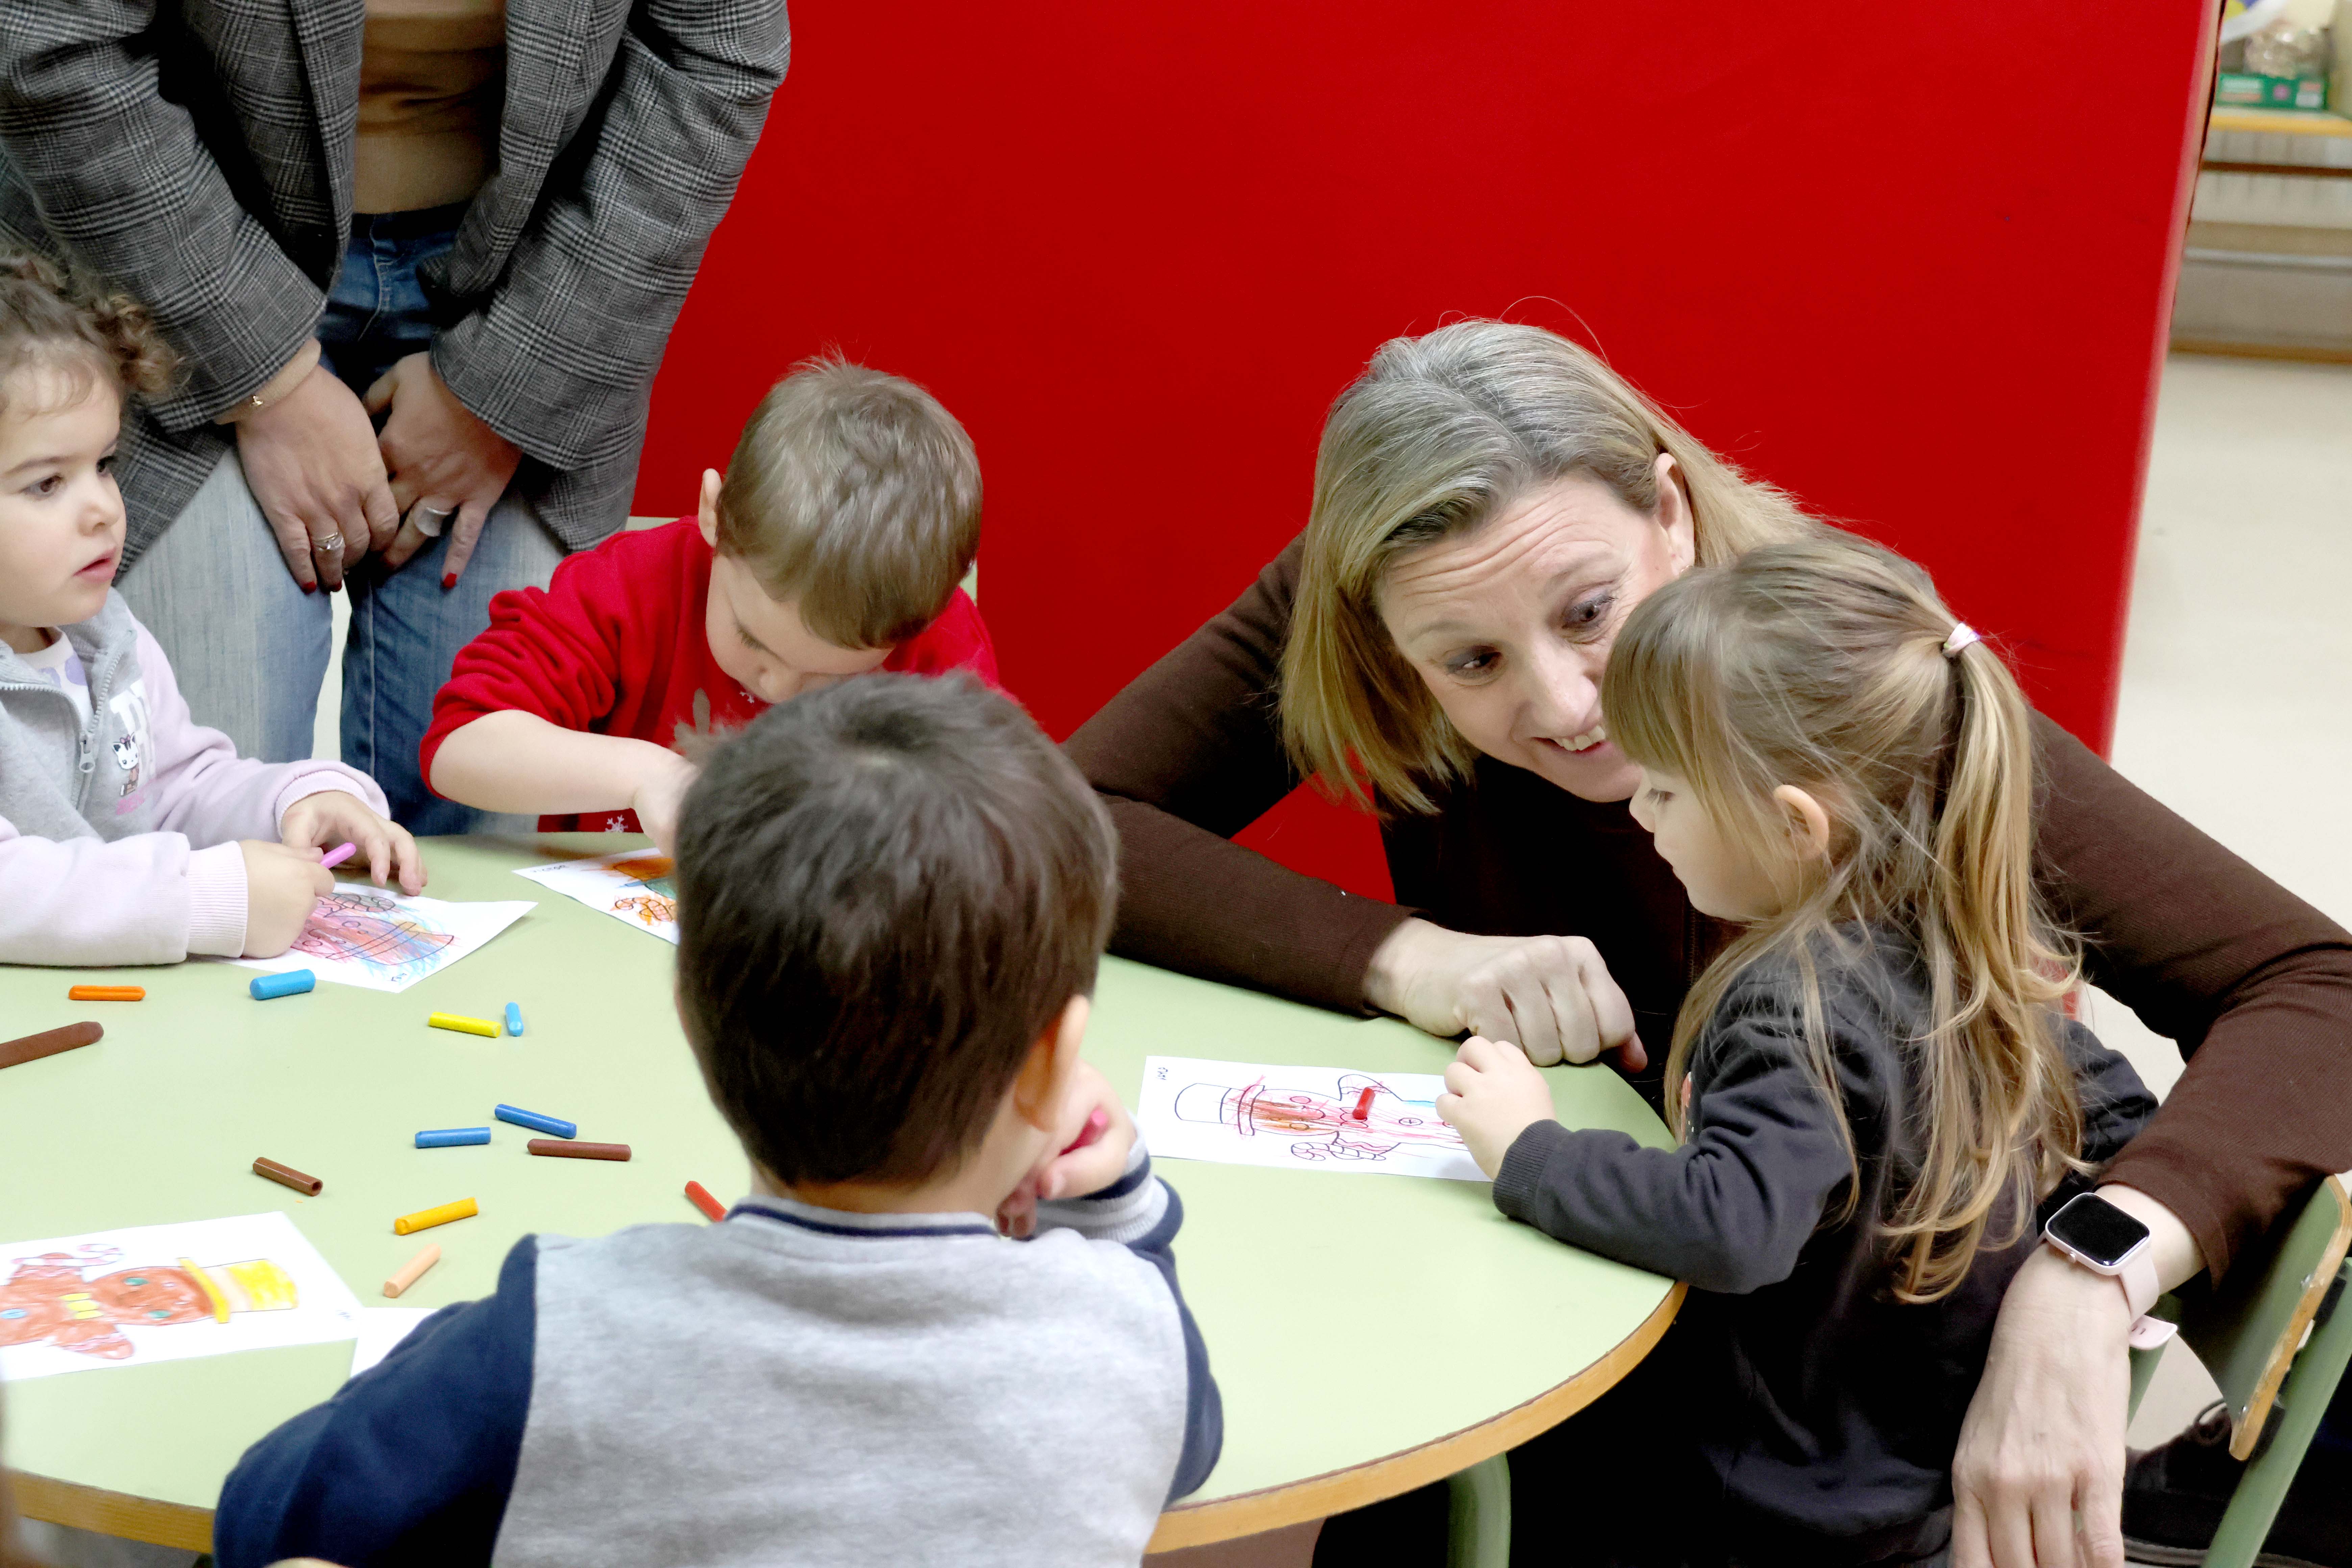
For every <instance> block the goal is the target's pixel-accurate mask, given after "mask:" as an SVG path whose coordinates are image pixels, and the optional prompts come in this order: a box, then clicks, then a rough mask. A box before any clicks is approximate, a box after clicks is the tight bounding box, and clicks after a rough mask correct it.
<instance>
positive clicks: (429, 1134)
mask: <svg viewBox="0 0 2352 1568" xmlns="http://www.w3.org/2000/svg"><path fill="white" fill-rule="evenodd" d="M489 1141H490V1130H489V1129H488V1128H487V1127H435V1128H430V1129H427V1130H426V1131H423V1132H419V1133H418V1134H417V1135H416V1146H417V1147H418V1148H419V1149H459V1148H463V1147H465V1146H466V1145H467V1144H469V1143H487V1142H489Z"/></svg>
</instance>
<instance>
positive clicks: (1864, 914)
mask: <svg viewBox="0 0 2352 1568" xmlns="http://www.w3.org/2000/svg"><path fill="white" fill-rule="evenodd" d="M1602 707H1603V709H1604V710H1605V711H1606V712H1607V713H1608V714H1609V728H1610V733H1611V735H1612V738H1613V739H1614V740H1616V741H1617V742H1619V743H1620V744H1621V745H1622V748H1623V749H1624V752H1625V753H1626V755H1627V757H1628V758H1629V759H1630V760H1632V761H1633V763H1637V764H1639V766H1640V767H1641V770H1642V779H1641V784H1640V786H1639V788H1638V790H1637V792H1636V794H1635V795H1634V796H1633V803H1632V805H1633V815H1634V816H1635V817H1636V819H1637V820H1639V821H1640V823H1641V824H1642V826H1643V827H1644V828H1646V829H1648V830H1649V832H1650V833H1651V834H1652V835H1653V837H1654V844H1655V847H1657V849H1658V851H1659V852H1660V853H1661V854H1662V855H1663V856H1664V858H1665V859H1666V860H1667V861H1668V863H1669V864H1670V865H1671V866H1672V867H1673V868H1674V871H1675V876H1676V877H1677V878H1679V879H1681V881H1682V883H1683V885H1684V887H1685V889H1687V891H1688V893H1689V895H1690V900H1691V902H1692V904H1693V905H1694V906H1695V907H1696V908H1697V909H1698V910H1700V911H1701V912H1702V913H1706V914H1709V915H1714V916H1716V917H1717V918H1718V919H1722V920H1726V921H1732V922H1734V923H1735V925H1736V927H1737V929H1738V934H1737V935H1736V936H1735V937H1734V939H1733V940H1732V941H1731V942H1730V943H1729V944H1728V946H1727V947H1726V948H1725V950H1724V951H1723V952H1721V953H1720V954H1719V955H1718V956H1717V958H1716V960H1715V962H1714V963H1712V964H1711V965H1710V966H1709V967H1708V968H1707V969H1706V972H1705V973H1703V974H1701V975H1700V976H1699V978H1698V980H1697V982H1696V984H1694V985H1693V986H1692V988H1691V990H1690V992H1689V994H1688V999H1687V1000H1686V1001H1685V1004H1684V1005H1683V1008H1682V1011H1681V1014H1680V1016H1679V1017H1678V1018H1677V1020H1676V1023H1675V1033H1674V1041H1673V1046H1672V1048H1671V1051H1670V1053H1669V1055H1668V1059H1667V1067H1666V1074H1667V1076H1666V1080H1665V1081H1666V1083H1667V1084H1668V1085H1669V1086H1670V1092H1669V1095H1668V1100H1667V1107H1668V1111H1669V1115H1670V1118H1671V1120H1672V1123H1673V1127H1674V1130H1675V1133H1676V1134H1677V1135H1678V1137H1679V1139H1680V1143H1679V1146H1678V1147H1676V1148H1674V1149H1671V1150H1667V1149H1653V1148H1643V1147H1640V1146H1638V1145H1636V1144H1635V1143H1634V1142H1633V1141H1632V1140H1631V1139H1629V1138H1627V1137H1625V1136H1624V1135H1623V1134H1622V1133H1615V1132H1607V1131H1570V1130H1569V1129H1567V1128H1564V1127H1561V1126H1560V1125H1559V1123H1558V1122H1557V1121H1553V1120H1552V1115H1551V1104H1550V1096H1549V1090H1548V1089H1546V1087H1545V1085H1544V1081H1543V1078H1542V1076H1541V1075H1540V1074H1539V1073H1538V1072H1537V1071H1536V1070H1535V1069H1534V1068H1532V1067H1530V1066H1529V1065H1528V1061H1527V1058H1525V1056H1524V1055H1522V1054H1521V1053H1520V1052H1519V1051H1518V1050H1517V1047H1514V1046H1509V1045H1503V1044H1497V1043H1494V1042H1490V1041H1487V1040H1485V1039H1479V1038H1473V1039H1471V1040H1470V1041H1469V1042H1468V1043H1466V1044H1465V1046H1463V1047H1462V1049H1461V1054H1460V1057H1459V1058H1458V1059H1457V1060H1456V1061H1455V1062H1454V1065H1453V1066H1452V1067H1451V1068H1448V1070H1447V1073H1446V1079H1447V1087H1448V1089H1450V1090H1451V1091H1452V1093H1451V1094H1450V1095H1449V1096H1448V1097H1446V1098H1445V1099H1444V1100H1440V1101H1439V1104H1438V1110H1439V1114H1441V1115H1442V1116H1444V1117H1445V1118H1446V1120H1448V1121H1452V1122H1453V1123H1454V1125H1455V1126H1456V1127H1457V1128H1459V1129H1460V1130H1461V1131H1462V1133H1463V1135H1464V1137H1465V1140H1466V1141H1467V1142H1468V1143H1469V1145H1470V1147H1471V1150H1472V1152H1473V1153H1474V1154H1475V1155H1476V1156H1477V1158H1478V1160H1479V1163H1481V1164H1482V1165H1483V1166H1485V1168H1486V1170H1487V1172H1488V1173H1490V1174H1492V1175H1493V1176H1494V1177H1495V1178H1496V1183H1495V1202H1496V1206H1497V1207H1499V1208H1500V1209H1502V1211H1503V1212H1504V1213H1505V1214H1507V1215H1511V1216H1512V1217H1514V1218H1517V1219H1522V1220H1525V1221H1527V1222H1528V1223H1529V1224H1532V1225H1534V1226H1538V1228H1540V1229H1542V1230H1544V1231H1546V1232H1548V1233H1549V1234H1550V1235H1552V1236H1554V1237H1559V1239H1561V1240H1563V1241H1569V1242H1572V1243H1574V1244H1576V1245H1577V1246H1580V1247H1586V1248H1588V1249H1590V1250H1592V1251H1595V1252H1600V1253H1603V1254H1606V1255H1608V1256H1610V1257H1612V1258H1619V1259H1621V1260H1622V1261H1624V1262H1627V1263H1631V1264H1634V1265H1636V1266H1638V1267H1641V1268H1650V1269H1653V1270H1655V1271H1657V1272H1660V1273H1665V1274H1671V1275H1673V1276H1675V1278H1677V1279H1684V1280H1686V1281H1688V1282H1689V1283H1690V1284H1692V1285H1693V1286H1695V1287H1696V1291H1695V1292H1694V1294H1693V1295H1692V1297H1691V1298H1690V1301H1689V1304H1688V1305H1687V1306H1686V1307H1685V1310H1684V1312H1683V1315H1682V1316H1683V1321H1682V1324H1681V1326H1680V1327H1679V1328H1678V1329H1677V1331H1676V1341H1677V1342H1678V1343H1676V1344H1670V1345H1669V1346H1668V1347H1667V1348H1666V1349H1665V1350H1664V1351H1663V1352H1661V1357H1662V1358H1666V1357H1670V1358H1671V1359H1672V1362H1673V1363H1674V1365H1675V1368H1676V1369H1677V1372H1678V1374H1679V1375H1680V1376H1681V1377H1683V1378H1684V1379H1685V1380H1686V1381H1685V1383H1683V1384H1681V1385H1679V1386H1678V1387H1677V1388H1676V1390H1675V1395H1676V1396H1675V1397H1673V1398H1671V1399H1664V1400H1659V1399H1654V1400H1653V1403H1654V1404H1666V1405H1672V1406H1673V1407H1675V1409H1676V1410H1677V1412H1678V1418H1677V1420H1676V1422H1675V1424H1674V1425H1673V1426H1672V1427H1671V1428H1670V1429H1668V1430H1666V1431H1665V1432H1664V1434H1663V1436H1662V1437H1661V1442H1662V1443H1663V1444H1664V1445H1665V1446H1666V1447H1668V1448H1669V1449H1670V1450H1671V1449H1675V1448H1679V1449H1680V1450H1681V1451H1682V1453H1683V1458H1685V1463H1686V1468H1685V1472H1684V1479H1683V1489H1682V1492H1681V1495H1679V1496H1676V1497H1675V1498H1674V1499H1673V1500H1672V1501H1671V1506H1670V1513H1669V1514H1659V1513H1654V1512H1653V1513H1652V1514H1651V1515H1650V1517H1649V1518H1648V1519H1646V1520H1645V1521H1643V1528H1644V1530H1645V1531H1647V1532H1648V1533H1647V1538H1646V1539H1642V1538H1636V1539H1633V1540H1632V1541H1631V1542H1629V1543H1627V1544H1625V1545H1623V1546H1622V1547H1621V1548H1620V1549H1619V1551H1618V1553H1617V1556H1618V1560H1620V1561H1624V1562H1629V1563H1630V1562H1647V1561H1653V1560H1654V1561H1657V1562H1661V1563H1712V1562H1731V1561H1755V1562H1769V1561H1788V1562H1806V1563H1927V1562H1934V1561H1937V1560H1939V1559H1940V1558H1941V1556H1942V1554H1943V1553H1944V1552H1945V1551H1946V1549H1947V1546H1948V1542H1949V1538H1950V1511H1951V1510H1950V1504H1951V1489H1950V1485H1949V1479H1948V1477H1949V1470H1950V1466H1951V1460H1952V1454H1953V1450H1954V1447H1955V1446H1956V1444H1957V1442H1958V1435H1959V1427H1960V1421H1961V1417H1962V1415H1963V1414H1964V1413H1965V1411H1966V1409H1967V1407H1968V1402H1969V1396H1970V1394H1972V1393H1973V1392H1974V1389H1975V1385H1976V1382H1977V1378H1978V1375H1979V1373H1980V1371H1981V1369H1982V1367H1983V1363H1984V1357H1985V1352H1986V1349H1987V1346H1988V1344H1989V1342H1990V1337H1991V1333H1992V1328H1993V1321H1994V1317H1995V1313H1996V1311H1997V1310H1998V1308H1999V1305H2000V1297H2001V1292H2002V1290H2003V1289H2005V1288H2006V1286H2007V1284H2008V1281H2009V1279H2010V1277H2011V1275H2012V1274H2014V1273H2015V1272H2016V1270H2017V1268H2019V1267H2020V1266H2021V1264H2022V1263H2023V1261H2024V1260H2025V1258H2027V1257H2028V1256H2029V1255H2030V1253H2031V1251H2032V1247H2033V1246H2034V1243H2035V1240H2036V1237H2037V1234H2038V1226H2037V1225H2036V1223H2035V1222H2036V1215H2037V1212H2038V1211H2047V1210H2048V1209H2049V1208H2051V1207H2053V1206H2054V1201H2055V1200H2058V1199H2062V1198H2063V1197H2067V1196H2071V1195H2073V1193H2074V1191H2075V1190H2078V1189H2080V1188H2082V1187H2084V1185H2085V1181H2084V1178H2085V1177H2086V1176H2087V1175H2089V1174H2090V1173H2094V1172H2095V1171H2096V1169H2097V1168H2098V1167H2099V1166H2100V1165H2101V1164H2102V1163H2104V1162H2105V1161H2106V1160H2108V1159H2109V1158H2112V1157H2113V1156H2114V1155H2115V1154H2116V1152H2119V1151H2120V1149H2121V1148H2122V1146H2123V1144H2124V1142H2126V1141H2127V1140H2128V1139H2129V1138H2130V1136H2131V1134H2132V1133H2133V1132H2135V1131H2137V1129H2138V1127H2139V1126H2140V1124H2141V1123H2142V1122H2144V1121H2146V1120H2147V1117H2148V1116H2149V1115H2150V1114H2152V1113H2153V1111H2154V1110H2155V1102H2154V1100H2152V1099H2151V1098H2150V1097H2149V1096H2148V1094H2147V1090H2146V1089H2144V1088H2143V1087H2142V1086H2141V1085H2140V1083H2139V1080H2138V1079H2137V1076H2136V1075H2134V1073H2133V1072H2132V1069H2131V1068H2130V1067H2129V1066H2128V1065H2127V1064H2126V1063H2125V1061H2124V1060H2123V1058H2120V1057H2119V1056H2117V1055H2116V1054H2115V1053H2114V1052H2112V1051H2109V1050H2107V1049H2105V1047H2101V1046H2100V1045H2099V1044H2098V1042H2097V1041H2096V1040H2095V1039H2094V1038H2093V1037H2091V1036H2090V1034H2089V1032H2088V1031H2087V1030H2085V1029H2084V1028H2083V1027H2082V1026H2080V1025H2079V1024H2076V1023H2074V1022H2072V1021H2070V1020H2069V1019H2068V1018H2066V1017H2065V1016H2063V1013H2062V1012H2061V1011H2060V1008H2061V1005H2062V1004H2063V1001H2064V999H2065V997H2066V995H2067V994H2068V993H2069V992H2070V991H2071V990H2072V989H2073V988H2074V984H2076V978H2077V969H2076V961H2075V952H2074V946H2073V944H2072V942H2070V941H2069V939H2068V937H2067V935H2066V933H2064V932H2062V931H2057V930H2055V929H2053V926H2052V924H2051V922H2050V921H2049V919H2048V917H2047V916H2046V914H2045V912H2044V910H2043V909H2042V903H2041V900H2040V898H2039V896H2038V894H2037V891H2036V889H2035V886H2034V881H2033V874H2032V833H2033V811H2032V806H2033V790H2034V774H2033V768H2034V751H2033V742H2032V731H2031V730H2030V728H2029V710H2028V709H2027V706H2026V703H2025V700H2024V698H2023V696H2022V695H2021V693H2020V692H2019V690H2018V688H2017V684H2016V682H2015V681H2014V680H2013V679H2011V675H2010V672H2009V670H2008V668H2006V667H2005V666H2004V665H2003V664H2002V662H2001V659H2000V656H1999V655H1998V654H1997V653H1996V652H1995V651H1994V650H1993V649H1992V648H1991V647H1990V646H1988V645H1987V644H1986V643H1985V642H1984V641H1983V640H1982V639H1981V638H1979V637H1978V636H1977V634H1976V633H1975V632H1973V631H1971V630H1970V629H1969V627H1968V626H1965V625H1962V624H1960V623H1959V622H1958V621H1957V620H1956V619H1955V618H1954V616H1952V614H1951V612H1950V611H1949V610H1948V609H1946V608H1945V607H1944V605H1943V604H1942V603H1941V602H1940V601H1939V600H1938V599H1937V595H1936V593H1935V590H1934V588H1933V586H1932V585H1931V584H1929V582H1928V581H1927V576H1926V574H1924V573H1922V572H1920V571H1919V570H1918V569H1917V568H1916V567H1915V566H1913V565H1911V564H1910V563H1907V562H1905V561H1903V560H1902V559H1901V558H1899V557H1897V556H1895V555H1893V554H1890V553H1888V552H1885V551H1883V550H1880V549H1878V548H1876V547H1875V546H1873V545H1870V544H1868V543H1865V542H1863V541H1861V540H1858V539H1855V538H1853V537H1852V536H1849V535H1843V534H1837V533H1833V532H1830V531H1822V532H1820V533H1817V534H1815V535H1814V536H1812V537H1809V538H1806V539H1803V540H1800V541H1797V542H1789V543H1780V544H1769V545H1766V546H1763V547H1761V548H1759V549H1756V550H1753V551H1751V552H1748V554H1746V555H1744V556H1742V557H1740V558H1739V559H1738V560H1737V561H1734V562H1731V563H1727V564H1721V565H1711V566H1700V567H1697V568H1696V569H1694V570H1692V571H1690V572H1688V573H1686V574H1684V575H1683V576H1681V577H1680V578H1678V579H1676V580H1675V581H1674V582H1673V583H1670V584H1666V585H1665V586H1664V587H1662V588H1660V589H1659V590H1658V591H1657V592H1656V593H1654V595H1651V596H1650V597H1649V598H1648V599H1647V600H1645V601H1644V602H1643V604H1642V605H1641V606H1640V607H1639V608H1637V609H1636V610H1635V611H1634V612H1633V615H1632V616H1631V617H1630V618H1629V620H1628V621H1627V623H1626V626H1625V628H1624V630H1623V631H1622V633H1621V634H1620V635H1619V637H1618V639H1617V643H1616V647H1615V649H1614V652H1613V653H1612V657H1611V658H1610V661H1609V668H1608V673H1607V676H1606V682H1605V685H1604V687H1603V693H1602ZM1674 1086H1678V1087H1679V1094H1678V1095H1677V1094H1675V1092H1673V1087H1674ZM1655 1376H1656V1374H1653V1379H1655ZM1661 1460H1664V1463H1665V1467H1666V1468H1665V1469H1664V1471H1663V1472H1660V1471H1658V1470H1657V1469H1656V1468H1654V1467H1655V1466H1656V1465H1657V1464H1658V1463H1659V1462H1660V1461H1661ZM1643 1469H1644V1470H1645V1471H1647V1472H1648V1473H1649V1475H1651V1476H1653V1477H1654V1476H1656V1475H1659V1474H1664V1475H1666V1476H1669V1477H1671V1476H1673V1475H1675V1468H1674V1465H1673V1463H1672V1457H1671V1454H1669V1455H1659V1454H1656V1453H1652V1454H1650V1455H1648V1456H1646V1458H1645V1463H1644V1466H1643ZM1666 1517H1670V1518H1671V1519H1672V1520H1673V1521H1674V1523H1673V1526H1672V1527H1671V1528H1669V1529H1668V1530H1666V1531H1664V1532H1663V1534H1662V1533H1661V1532H1660V1531H1658V1528H1657V1526H1658V1521H1659V1520H1660V1519H1661V1518H1666ZM1602 1560H1606V1559H1605V1558H1604V1559H1602Z"/></svg>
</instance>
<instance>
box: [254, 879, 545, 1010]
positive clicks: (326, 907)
mask: <svg viewBox="0 0 2352 1568" xmlns="http://www.w3.org/2000/svg"><path fill="white" fill-rule="evenodd" d="M536 908H538V906H537V905H536V904H534V903H532V902H531V901H530V900H528V899H521V900H515V901H513V902H510V903H463V904H453V903H446V902H444V901H443V900H439V899H424V898H417V899H412V898H410V897H408V896H407V895H406V894H404V893H394V892H391V891H388V890H386V889H382V888H376V887H372V886H370V885H369V884H368V883H365V882H338V883H336V884H335V890H334V891H333V892H331V893H330V894H328V895H327V896H326V897H325V898H323V899H320V900H319V902H318V905H317V907H316V908H314V909H313V910H311V911H310V919H309V920H307V921H304V922H303V924H302V934H301V935H300V936H298V937H296V938H295V939H294V945H293V946H292V947H289V948H288V949H287V950H286V951H285V952H282V953H280V954H279V955H278V957H276V958H239V959H236V960H233V961H232V962H234V963H240V964H243V965H244V966H245V967H246V968H247V969H266V970H268V971H269V972H270V973H273V974H278V973H285V972H286V971H288V970H289V969H307V970H310V972H311V973H315V974H316V975H318V977H319V978H320V979H321V980H333V981H339V982H341V984H345V985H363V986H365V987H367V989H369V990H371V991H405V990H407V989H408V988H409V987H410V986H412V985H414V984H416V983H417V982H418V981H420V980H422V979H424V978H425V976H426V975H428V974H431V973H436V971H438V970H441V969H444V968H446V967H447V966H448V965H450V964H452V963H457V961H458V960H459V959H461V958H463V957H465V956H466V955H467V953H469V952H473V951H474V950H475V949H476V948H478V947H479V946H481V945H482V944H483V943H484V942H488V941H489V940H490V938H492V937H494V936H496V935H498V934H499V932H500V931H504V930H506V929H507V927H509V926H510V925H512V924H514V922H515V921H518V920H520V919H521V918H522V917H523V916H524V915H525V914H527V913H528V912H530V910H534V909H536Z"/></svg>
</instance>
